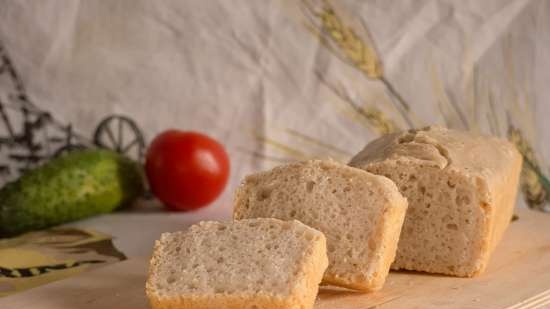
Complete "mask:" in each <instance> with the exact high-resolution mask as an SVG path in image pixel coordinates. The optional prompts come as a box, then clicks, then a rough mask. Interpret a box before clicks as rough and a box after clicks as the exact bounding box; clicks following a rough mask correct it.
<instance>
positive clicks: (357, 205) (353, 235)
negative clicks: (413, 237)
mask: <svg viewBox="0 0 550 309" xmlns="http://www.w3.org/2000/svg"><path fill="white" fill-rule="evenodd" d="M406 208H407V201H406V200H405V199H404V198H403V197H402V196H401V194H400V193H399V191H398V190H397V187H396V186H395V184H394V183H393V182H392V181H390V180H389V179H387V178H385V177H381V176H377V175H373V174H370V173H367V172H365V171H363V170H360V169H356V168H352V167H349V166H346V165H343V164H339V163H336V162H334V161H320V160H312V161H307V162H300V163H293V164H289V165H285V166H280V167H276V168H275V169H273V170H271V171H267V172H261V173H258V174H255V175H251V176H248V177H246V179H245V180H244V181H243V183H242V184H241V186H240V187H239V188H238V189H237V192H236V195H235V209H234V218H235V219H242V218H255V217H274V218H279V219H283V220H288V219H297V220H300V221H301V222H303V223H305V224H307V225H309V226H311V227H313V228H316V229H318V230H320V231H321V232H323V233H324V234H325V236H326V237H327V247H328V258H329V267H328V269H327V271H326V272H325V276H324V278H323V282H325V283H330V284H335V285H340V286H344V287H348V288H354V289H359V290H364V291H372V290H378V289H380V288H381V287H382V285H383V284H384V281H385V278H386V276H387V274H388V271H389V268H390V265H391V263H392V261H393V259H394V257H395V252H396V248H397V242H398V239H399V233H400V231H401V225H402V223H403V219H404V216H405V212H406Z"/></svg>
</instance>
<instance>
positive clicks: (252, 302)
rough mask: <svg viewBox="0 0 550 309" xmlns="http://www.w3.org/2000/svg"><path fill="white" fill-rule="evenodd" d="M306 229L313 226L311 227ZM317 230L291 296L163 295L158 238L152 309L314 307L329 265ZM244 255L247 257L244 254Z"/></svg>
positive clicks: (150, 279)
mask: <svg viewBox="0 0 550 309" xmlns="http://www.w3.org/2000/svg"><path fill="white" fill-rule="evenodd" d="M270 220H274V221H279V220H275V219H270ZM299 224H301V223H299ZM307 229H308V230H313V229H311V228H309V227H307ZM315 233H316V234H317V235H318V236H319V238H318V240H313V243H312V244H313V245H312V246H311V247H310V248H309V249H308V250H307V251H306V252H304V256H303V257H302V259H303V261H300V262H303V263H304V264H303V265H302V268H300V270H299V273H298V275H297V278H296V282H295V284H294V288H293V289H292V290H291V292H290V294H289V295H288V296H280V295H274V294H270V293H269V292H266V291H261V292H259V293H254V294H253V293H212V294H200V293H197V294H181V295H177V296H162V295H160V293H159V291H158V290H157V289H156V288H155V286H154V282H153V276H154V275H155V269H156V266H157V265H158V263H159V262H160V259H161V258H162V254H161V252H162V244H161V241H156V242H155V247H154V250H153V256H152V258H151V261H150V266H149V275H148V279H147V282H146V284H145V292H146V294H147V297H148V298H149V303H150V305H151V307H152V308H153V309H242V308H244V309H264V308H265V309H311V308H313V305H314V303H315V298H316V296H317V292H318V288H319V283H320V282H321V279H322V277H323V273H324V270H325V269H326V268H327V266H328V258H327V254H326V238H325V237H324V235H323V234H322V233H320V232H319V231H315ZM243 258H246V257H244V256H243ZM265 276H269V274H265Z"/></svg>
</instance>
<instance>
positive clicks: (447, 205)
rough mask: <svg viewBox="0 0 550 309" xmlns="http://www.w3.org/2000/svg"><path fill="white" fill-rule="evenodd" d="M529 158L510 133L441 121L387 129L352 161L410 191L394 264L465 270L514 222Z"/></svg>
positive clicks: (480, 263)
mask: <svg viewBox="0 0 550 309" xmlns="http://www.w3.org/2000/svg"><path fill="white" fill-rule="evenodd" d="M521 164H522V157H521V155H520V154H519V153H518V151H517V150H516V149H515V147H514V146H513V145H512V144H511V143H509V142H507V141H505V140H500V139H497V138H492V137H485V136H478V135H474V134H471V133H466V132H460V131H454V130H448V129H445V128H441V127H427V128H424V129H420V130H411V131H408V132H401V133H395V134H390V135H387V136H383V137H381V138H379V139H377V140H375V141H373V142H371V143H370V144H368V145H367V146H366V147H365V148H364V149H363V150H362V151H361V152H360V153H359V154H357V155H356V156H355V157H354V158H353V159H352V160H351V162H350V165H351V166H355V167H358V168H361V169H364V170H366V171H369V172H371V173H375V174H378V175H384V176H386V177H388V178H390V179H392V180H393V181H394V182H395V183H396V184H397V186H398V187H399V190H400V191H401V193H402V194H403V195H404V196H405V197H406V198H407V199H408V202H409V208H408V210H407V216H406V218H405V223H404V224H403V229H402V232H401V237H400V240H399V246H398V251H397V256H396V258H395V262H394V263H393V265H392V268H393V269H408V270H418V271H426V272H433V273H442V274H449V275H456V276H465V277H469V276H474V275H476V274H479V273H481V272H482V271H483V270H484V269H485V267H486V266H487V263H488V261H489V257H490V255H491V252H492V251H493V249H494V247H495V246H496V244H497V243H498V242H499V240H500V238H501V236H502V234H503V232H504V230H505V229H506V227H507V226H508V223H509V222H510V219H511V217H512V211H513V208H514V205H515V201H516V193H517V185H518V178H519V174H520V170H521Z"/></svg>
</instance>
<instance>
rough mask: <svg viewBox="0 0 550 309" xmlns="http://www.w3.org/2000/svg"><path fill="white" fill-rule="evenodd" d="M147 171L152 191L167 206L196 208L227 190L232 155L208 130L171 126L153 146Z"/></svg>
mask: <svg viewBox="0 0 550 309" xmlns="http://www.w3.org/2000/svg"><path fill="white" fill-rule="evenodd" d="M145 172H146V174H147V179H148V180H149V185H150V187H151V191H152V192H153V194H154V195H155V196H156V197H157V198H158V199H159V200H161V201H162V202H163V203H164V204H165V205H166V207H168V208H169V209H171V210H190V209H196V208H200V207H204V206H206V205H208V204H209V203H211V202H212V201H214V200H215V199H216V198H217V197H218V196H219V195H220V194H221V192H222V191H223V189H224V187H225V185H226V183H227V179H228V178H229V157H228V156H227V153H226V152H225V149H224V147H223V146H222V145H221V144H220V143H218V142H217V141H215V140H214V139H212V138H210V137H208V136H206V135H204V134H200V133H196V132H185V131H178V130H168V131H165V132H163V133H161V134H159V135H158V136H157V137H155V139H154V140H153V142H152V143H151V145H150V146H149V149H148V151H147V156H146V161H145Z"/></svg>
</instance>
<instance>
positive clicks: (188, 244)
mask: <svg viewBox="0 0 550 309" xmlns="http://www.w3.org/2000/svg"><path fill="white" fill-rule="evenodd" d="M327 264H328V260H327V255H326V240H325V236H324V235H323V234H322V233H321V232H319V231H317V230H315V229H312V228H310V227H308V226H306V225H304V224H302V223H300V222H298V221H281V220H277V219H250V220H241V221H234V222H212V221H211V222H201V223H199V224H197V225H194V226H192V227H191V228H190V229H189V230H188V231H186V232H177V233H165V234H162V236H161V239H160V240H158V241H157V242H156V244H155V250H154V253H153V257H152V259H151V264H150V268H149V278H148V279H147V284H146V292H147V296H148V297H149V300H150V303H151V306H152V307H153V308H154V309H168V308H178V309H241V308H245V309H310V308H313V303H314V302H315V297H316V295H317V291H318V288H319V283H320V282H321V278H322V276H323V272H324V271H325V269H326V267H327Z"/></svg>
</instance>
